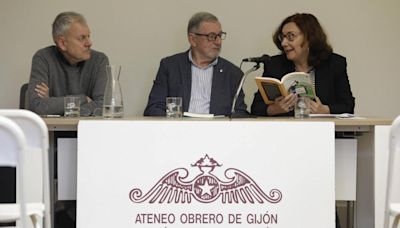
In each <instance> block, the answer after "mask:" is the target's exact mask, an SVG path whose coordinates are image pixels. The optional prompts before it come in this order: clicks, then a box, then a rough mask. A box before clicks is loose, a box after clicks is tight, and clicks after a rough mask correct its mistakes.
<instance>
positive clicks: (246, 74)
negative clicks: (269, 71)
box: [229, 63, 260, 119]
mask: <svg viewBox="0 0 400 228" xmlns="http://www.w3.org/2000/svg"><path fill="white" fill-rule="evenodd" d="M258 68H260V63H257V64H256V65H254V66H253V67H252V68H250V69H249V70H248V71H246V72H245V73H244V74H243V76H242V80H240V83H239V86H238V88H237V90H236V94H235V96H234V97H233V102H232V108H231V115H230V116H229V118H230V119H232V118H235V117H236V118H238V117H250V115H248V114H247V115H244V116H243V115H240V114H239V115H238V114H237V113H236V111H235V105H236V101H237V99H238V97H239V93H240V90H242V87H243V84H244V81H245V80H246V78H247V76H248V75H249V74H250V73H251V72H254V71H256V70H258Z"/></svg>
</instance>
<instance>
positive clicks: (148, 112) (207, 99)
mask: <svg viewBox="0 0 400 228" xmlns="http://www.w3.org/2000/svg"><path fill="white" fill-rule="evenodd" d="M225 37H226V33H225V32H223V31H222V29H221V24H220V23H219V21H218V19H217V17H215V16H214V15H212V14H210V13H206V12H200V13H196V14H195V15H193V16H192V18H191V19H190V21H189V24H188V40H189V43H190V49H189V50H188V51H186V52H183V53H179V54H175V55H173V56H169V57H166V58H164V59H162V60H161V63H160V68H159V69H158V73H157V76H156V79H155V81H154V85H153V88H152V89H151V92H150V95H149V101H148V104H147V107H146V109H145V111H144V115H145V116H165V99H166V97H182V106H183V107H182V108H183V111H184V112H192V113H207V114H208V113H209V114H215V115H230V114H231V113H230V112H231V106H232V101H233V97H234V95H235V93H236V90H237V88H238V85H239V83H240V80H241V77H242V75H243V72H242V71H241V70H240V69H239V68H238V67H237V66H235V65H233V64H232V63H231V62H229V61H227V60H226V59H224V58H221V57H219V54H220V51H221V45H222V40H223V39H225ZM235 111H236V113H246V104H245V103H244V93H243V91H241V93H240V95H239V97H238V100H237V103H236V105H235Z"/></svg>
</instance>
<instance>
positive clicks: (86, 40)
mask: <svg viewBox="0 0 400 228" xmlns="http://www.w3.org/2000/svg"><path fill="white" fill-rule="evenodd" d="M52 34H53V40H54V43H55V46H49V47H46V48H43V49H40V50H39V51H37V52H36V53H35V55H34V56H33V58H32V69H31V75H30V80H29V86H28V94H29V109H31V110H32V111H34V112H36V113H38V114H40V115H48V114H58V115H62V114H63V113H64V97H65V96H67V95H74V96H79V97H80V104H81V115H84V116H85V115H91V114H93V112H94V111H95V109H98V108H101V107H102V105H103V94H104V89H105V84H106V80H107V78H106V65H107V64H108V58H107V56H106V55H104V54H103V53H101V52H97V51H95V50H92V49H91V46H92V41H91V39H90V30H89V27H88V25H87V22H86V19H85V18H84V17H83V16H82V15H81V14H79V13H75V12H63V13H60V14H59V15H58V16H57V17H56V18H55V20H54V23H53V29H52Z"/></svg>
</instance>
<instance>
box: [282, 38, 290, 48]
mask: <svg viewBox="0 0 400 228" xmlns="http://www.w3.org/2000/svg"><path fill="white" fill-rule="evenodd" d="M287 43H288V41H287V39H286V37H284V38H283V40H282V41H281V46H282V47H286V46H287Z"/></svg>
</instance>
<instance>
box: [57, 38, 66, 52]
mask: <svg viewBox="0 0 400 228" xmlns="http://www.w3.org/2000/svg"><path fill="white" fill-rule="evenodd" d="M56 44H57V47H58V48H60V49H61V50H62V51H66V50H67V45H66V40H65V38H64V37H63V36H58V37H57V39H56Z"/></svg>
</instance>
